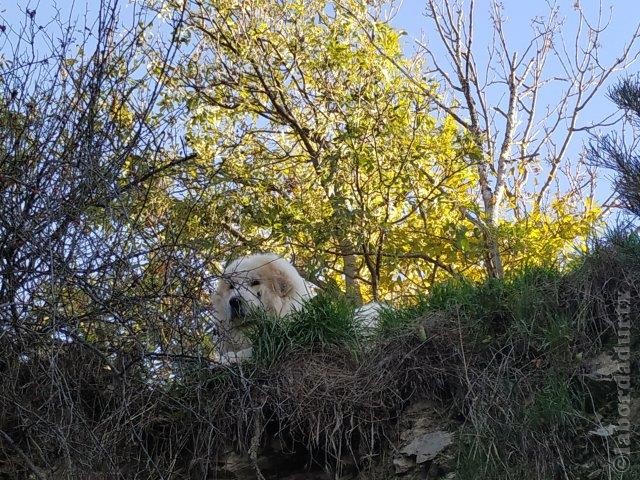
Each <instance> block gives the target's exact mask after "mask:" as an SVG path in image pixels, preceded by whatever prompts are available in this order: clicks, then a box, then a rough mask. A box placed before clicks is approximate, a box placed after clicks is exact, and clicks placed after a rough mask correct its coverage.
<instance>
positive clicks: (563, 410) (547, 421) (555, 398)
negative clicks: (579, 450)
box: [525, 370, 578, 429]
mask: <svg viewBox="0 0 640 480" xmlns="http://www.w3.org/2000/svg"><path fill="white" fill-rule="evenodd" d="M577 401H578V398H576V394H575V392H574V391H573V390H572V388H571V385H570V384H569V383H568V382H567V381H566V378H564V376H563V375H562V373H560V372H555V371H553V370H551V371H550V372H548V373H547V375H546V376H545V378H544V384H543V385H542V387H541V388H540V389H539V390H538V391H537V392H535V393H534V398H533V402H532V403H531V405H529V406H528V407H527V408H526V410H525V423H526V425H529V426H530V427H532V428H541V427H548V428H551V429H556V428H559V427H569V426H572V425H573V424H574V423H575V419H576V417H577V415H578V410H577V409H576V403H577Z"/></svg>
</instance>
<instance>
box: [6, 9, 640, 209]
mask: <svg viewBox="0 0 640 480" xmlns="http://www.w3.org/2000/svg"><path fill="white" fill-rule="evenodd" d="M439 1H441V2H443V1H444V0H439ZM490 3H491V1H490V0H476V13H477V18H476V22H475V25H476V40H475V43H476V46H477V47H480V49H479V51H484V48H483V47H484V46H485V45H486V44H487V43H488V42H489V40H490V38H491V34H492V30H491V23H490V22H489V21H488V17H487V13H488V11H489V6H490ZM558 4H559V5H560V7H561V8H560V11H561V15H562V16H564V17H566V28H565V30H566V33H567V34H570V33H571V32H573V31H574V29H575V28H574V27H575V21H574V20H573V19H575V11H574V5H575V4H576V2H575V1H574V0H559V1H558ZM598 4H599V2H598V1H596V0H588V1H582V2H581V5H582V7H583V8H584V9H585V11H586V12H587V17H588V18H590V19H593V20H594V21H595V20H596V18H597V16H598V8H597V7H598ZM121 5H122V6H123V7H124V9H125V10H129V11H131V8H132V7H131V5H130V2H128V1H127V0H121ZM395 5H396V7H397V8H398V11H397V14H396V15H395V17H394V18H393V20H392V23H393V24H394V25H395V26H396V27H397V28H399V29H402V30H404V31H405V32H406V35H405V36H404V46H405V50H406V52H407V54H412V53H414V51H415V47H416V44H415V40H417V39H423V40H424V39H426V40H427V41H429V39H430V38H432V37H433V32H432V31H430V28H431V26H430V23H429V20H428V19H427V18H425V16H424V11H425V3H424V2H423V1H420V0H404V2H399V1H397V2H396V4H395ZM503 5H504V14H505V17H506V20H507V21H506V36H507V40H508V41H509V42H510V43H511V45H512V47H513V48H515V49H519V48H522V47H523V46H525V45H526V42H527V40H528V39H529V34H530V32H531V28H530V22H531V19H532V18H533V17H535V16H537V15H538V16H539V15H545V14H546V12H548V4H547V2H546V1H544V0H526V1H525V0H504V1H503ZM602 5H603V6H602V13H603V16H604V17H605V18H610V25H609V27H608V29H607V30H606V32H604V33H603V36H602V47H603V49H602V52H601V53H602V55H603V60H604V61H605V62H607V61H610V60H611V59H613V58H615V56H616V55H617V54H618V52H619V51H620V49H621V48H622V46H623V45H624V44H625V42H626V41H628V39H629V38H630V36H631V34H632V32H633V31H634V29H635V27H636V24H637V23H638V22H639V21H640V8H639V7H638V3H637V0H609V1H604V2H603V4H602ZM98 6H99V1H98V0H88V1H86V0H77V1H73V0H72V1H64V0H60V1H53V0H17V2H14V1H11V0H0V24H3V25H4V26H5V27H7V28H9V29H17V28H19V25H20V24H23V23H24V22H25V21H26V16H25V10H26V9H29V10H35V11H36V22H37V23H38V24H46V23H47V22H48V21H49V19H51V18H52V17H53V15H54V12H55V11H56V10H59V11H60V13H61V17H62V18H63V19H67V18H72V19H73V18H75V19H77V20H79V21H80V23H82V18H83V17H84V13H85V11H87V10H88V11H89V15H88V17H89V18H91V17H92V16H93V14H95V13H96V12H97V9H98ZM125 17H126V14H125ZM567 41H569V42H570V41H571V38H568V39H567ZM431 44H432V45H433V46H434V47H436V48H437V42H436V41H435V40H432V41H431ZM6 49H7V44H6V43H5V42H4V39H3V38H2V34H1V33H0V53H1V52H2V51H3V50H5V51H6ZM436 51H437V50H436ZM637 71H640V65H633V66H632V67H631V68H630V69H629V70H628V72H627V73H630V74H633V73H636V72H637ZM622 75H623V73H617V74H615V75H613V76H612V77H611V78H610V79H609V81H608V84H609V85H610V84H612V83H613V82H615V80H616V79H618V78H620V77H621V76H622ZM548 98H549V99H551V101H554V99H553V91H552V90H551V91H550V92H549V97H548ZM498 101H499V100H498V99H496V103H497V102H498ZM614 111H615V106H614V105H613V104H612V103H611V102H610V101H609V99H608V98H607V97H606V88H604V89H602V90H600V92H599V93H598V94H597V95H596V96H595V97H594V99H593V101H592V102H591V103H590V105H589V107H588V109H585V111H583V112H582V120H583V122H584V123H589V122H590V121H591V120H592V119H593V120H595V119H599V118H602V117H604V116H606V114H607V113H611V112H614ZM586 141H588V137H587V136H586V135H582V136H579V135H578V136H577V137H576V138H575V139H574V141H573V144H572V146H571V149H570V151H569V158H577V156H578V154H579V152H580V149H581V145H582V144H584V143H585V142H586ZM604 177H606V175H604V176H603V178H602V180H601V181H600V182H599V184H598V195H597V196H598V199H599V200H604V199H605V198H606V197H608V196H609V194H610V192H611V186H610V183H609V182H608V181H606V178H604Z"/></svg>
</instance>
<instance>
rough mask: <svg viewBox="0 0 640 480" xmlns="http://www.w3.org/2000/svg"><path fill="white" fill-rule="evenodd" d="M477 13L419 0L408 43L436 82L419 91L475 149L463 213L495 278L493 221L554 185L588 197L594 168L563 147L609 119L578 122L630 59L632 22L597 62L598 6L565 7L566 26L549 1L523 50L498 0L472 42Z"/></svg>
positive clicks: (634, 52)
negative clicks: (422, 8) (468, 205)
mask: <svg viewBox="0 0 640 480" xmlns="http://www.w3.org/2000/svg"><path fill="white" fill-rule="evenodd" d="M477 10H478V9H477V8H476V2H474V1H473V0H469V1H463V0H446V1H444V2H443V1H436V0H428V1H427V3H426V18H427V19H428V27H429V30H428V32H429V33H428V35H427V40H428V41H419V42H418V46H419V49H420V51H421V53H422V54H423V55H424V57H425V59H426V64H427V67H426V71H425V74H426V75H427V76H428V77H430V78H432V79H433V80H434V81H435V82H437V85H438V93H437V95H434V93H433V91H425V93H426V94H427V95H429V96H430V97H432V99H433V101H434V102H435V103H436V104H437V105H438V107H439V109H440V111H441V113H442V114H444V115H449V116H451V117H452V118H453V119H455V121H456V122H457V123H458V124H459V125H460V126H461V127H463V128H464V129H465V130H466V131H467V132H468V133H469V134H470V135H471V138H472V140H473V142H474V143H475V145H476V147H477V152H478V153H477V155H472V157H471V158H469V161H470V162H471V163H473V164H474V165H475V168H477V173H478V185H477V187H478V197H479V205H480V206H481V209H480V212H471V211H466V212H465V215H466V216H467V218H468V219H469V220H470V221H472V222H473V223H474V224H475V225H476V226H477V227H478V228H479V229H480V231H481V232H482V233H483V236H484V242H485V248H486V255H485V267H486V270H487V273H488V274H489V275H490V276H492V277H501V276H502V275H503V274H504V268H503V264H502V259H501V252H500V249H501V246H500V238H499V237H498V233H497V229H498V225H499V223H500V221H501V220H502V219H505V218H509V217H511V218H524V217H526V215H528V213H529V212H532V211H540V210H541V209H543V208H544V206H545V202H549V200H550V198H551V193H552V191H553V190H555V193H559V192H560V191H561V190H563V189H564V195H566V196H567V197H566V198H569V197H573V198H580V197H583V198H584V197H588V196H590V195H591V194H592V193H593V188H594V183H593V182H594V172H593V171H592V170H589V169H588V168H586V166H585V164H584V163H583V162H582V161H581V160H579V159H570V158H569V157H568V154H569V153H570V151H571V150H570V145H571V143H572V140H574V138H575V137H576V135H577V134H580V133H586V132H590V131H592V130H594V129H598V128H599V127H604V126H609V125H612V124H613V123H615V122H616V121H617V120H619V116H616V115H615V114H614V115H608V116H604V117H603V118H599V119H591V120H586V119H583V117H584V116H585V115H584V114H585V111H586V110H587V108H588V107H589V104H590V103H591V102H592V101H593V99H594V98H595V97H596V95H597V93H598V92H599V91H600V90H602V88H603V87H604V86H605V85H606V82H607V80H609V79H610V77H611V75H612V74H613V73H614V72H616V71H620V70H624V69H625V68H627V67H628V66H629V65H630V64H631V63H633V62H634V61H635V60H636V59H637V58H638V55H639V50H638V44H639V39H640V25H639V26H638V27H637V28H636V29H635V31H634V32H633V33H632V34H631V36H630V38H628V39H627V41H626V43H625V44H624V45H622V46H621V48H620V50H619V52H618V54H617V55H616V56H615V58H614V59H613V60H611V61H608V62H607V61H606V59H605V55H603V43H604V41H605V39H606V38H607V37H606V35H605V33H607V32H608V30H607V27H608V25H609V22H610V13H609V12H606V11H605V9H604V8H603V6H602V4H600V5H599V7H598V8H596V11H597V14H596V18H595V19H589V18H588V15H587V12H586V11H585V9H584V8H583V7H582V6H581V5H580V2H575V4H574V6H573V10H574V16H575V18H572V20H573V21H574V24H572V25H571V28H570V29H568V28H567V22H566V19H564V18H563V17H562V15H561V11H560V8H559V6H558V5H557V4H556V3H552V2H549V3H548V9H547V13H546V15H545V16H544V17H535V18H533V19H532V20H531V33H530V35H529V37H528V41H527V42H525V43H524V45H525V46H524V47H523V48H516V47H514V46H513V44H512V43H510V42H511V40H510V39H509V38H508V36H507V33H506V26H507V22H508V20H507V19H506V17H505V15H504V5H503V4H502V3H500V2H498V1H492V2H490V5H489V12H488V20H489V21H490V22H491V25H490V30H492V31H493V34H492V36H491V38H490V41H489V43H488V44H487V45H479V44H478V42H477V40H476V27H477V24H478V21H481V20H479V17H480V16H479V14H478V12H477ZM371 41H373V42H375V41H376V39H375V38H374V37H373V36H372V37H371ZM396 65H397V67H398V68H400V69H403V70H404V71H405V72H406V74H407V75H408V76H411V75H412V74H411V73H410V72H408V71H406V70H405V69H404V68H403V66H402V65H400V64H397V63H396Z"/></svg>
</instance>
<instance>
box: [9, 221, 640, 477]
mask: <svg viewBox="0 0 640 480" xmlns="http://www.w3.org/2000/svg"><path fill="white" fill-rule="evenodd" d="M639 290H640V239H638V237H637V236H635V235H633V234H620V233H618V234H611V235H609V236H608V237H607V238H606V239H605V240H601V241H599V242H595V243H594V244H593V245H592V248H591V251H590V252H589V253H588V254H585V255H583V256H581V258H579V259H577V260H575V261H574V263H573V264H571V265H569V266H566V267H565V268H564V269H563V270H562V271H558V270H556V269H551V268H548V269H543V268H535V269H529V270H525V271H523V272H521V273H519V274H517V275H513V276H511V277H510V278H507V279H506V280H504V281H497V280H494V281H491V282H488V283H484V284H473V283H468V282H464V281H456V282H448V283H445V284H441V285H439V286H437V287H436V288H435V289H434V290H433V291H432V292H431V294H430V295H428V296H426V297H424V298H423V299H422V300H421V301H420V302H418V303H417V304H415V305H411V306H408V307H405V308H399V309H396V310H391V309H390V310H388V311H386V312H385V314H384V315H383V318H382V320H381V323H380V325H379V326H378V327H377V328H376V329H374V330H373V331H371V330H369V331H365V330H363V329H362V328H359V327H358V325H357V324H355V323H354V322H353V319H352V314H351V313H350V312H351V311H352V310H351V308H350V305H349V304H348V303H347V302H346V301H345V300H344V298H342V297H340V296H335V295H333V296H331V295H324V296H321V297H319V298H317V299H316V300H314V301H313V302H311V303H310V304H308V305H307V307H306V308H305V310H304V311H302V312H300V313H299V314H297V315H295V316H294V317H293V318H291V319H288V321H286V322H283V321H281V320H277V319H269V318H263V319H261V322H258V323H257V325H259V328H258V327H257V328H255V329H254V331H253V332H252V336H253V340H254V358H253V359H252V360H251V361H249V362H246V363H243V364H241V365H236V366H232V367H221V366H219V365H216V364H215V363H214V362H212V361H211V360H210V359H207V358H205V357H198V356H197V355H193V356H190V355H188V354H185V355H183V356H182V358H174V359H173V360H172V364H171V365H172V367H171V368H172V371H171V372H170V374H168V375H165V376H164V377H163V379H162V380H161V379H160V377H159V376H158V371H157V370H156V371H155V374H154V373H153V370H154V368H153V364H150V363H149V362H146V361H144V360H145V358H144V356H143V355H142V354H141V352H138V353H137V355H138V358H135V355H136V353H135V348H132V349H131V358H129V359H128V363H127V365H128V366H127V367H126V368H123V369H122V370H121V371H119V372H115V371H113V370H112V365H113V363H112V361H111V360H112V359H111V358H110V354H109V352H108V351H104V350H101V346H100V345H99V344H92V343H91V341H90V339H88V338H87V339H85V340H84V341H67V342H61V341H60V339H57V340H56V339H52V338H51V337H46V336H45V335H32V336H29V335H26V334H25V335H24V336H23V337H21V338H20V339H19V340H20V341H19V342H17V341H14V340H12V339H11V338H10V337H9V336H8V335H4V336H1V337H0V342H2V344H1V345H0V372H1V377H0V381H1V384H0V389H1V390H0V391H1V392H2V395H0V433H1V434H2V437H3V441H2V442H1V443H0V445H2V449H1V450H0V478H42V479H44V478H55V479H58V478H105V479H106V478H172V479H187V478H269V479H271V478H273V479H276V478H288V479H294V478H295V479H302V478H318V479H320V478H361V479H364V478H373V479H375V478H380V479H383V478H384V479H391V478H451V479H453V478H455V479H477V478H483V479H505V478H519V479H552V478H564V479H566V478H571V479H600V478H602V479H605V478H615V479H635V478H638V475H639V474H640V457H639V456H638V453H637V452H638V438H637V434H638V431H637V429H638V418H639V416H640V407H639V402H638V394H639V392H638V387H637V385H638V380H639V379H638V373H637V372H638V368H637V367H638V358H639V355H638V348H637V342H638V341H637V336H636V335H635V332H634V330H635V328H637V325H638V312H639V311H640V310H639V309H638V307H639V305H638V298H639V293H640V292H639ZM627 324H628V325H630V327H631V328H630V329H629V328H627ZM629 332H630V333H631V336H629ZM629 339H631V342H630V343H629ZM628 352H631V353H630V354H629V353H628ZM147 360H148V358H147ZM121 361H122V362H125V360H124V359H121ZM123 364H124V363H123ZM150 365H151V367H150ZM629 371H630V372H631V374H630V375H627V374H626V373H628V372H629ZM165 373H166V372H165ZM627 443H628V444H629V445H625V444H627ZM627 446H628V447H629V450H628V452H629V453H627V450H625V449H624V448H625V447H627ZM616 448H620V449H621V450H619V451H617V450H616ZM616 452H621V453H620V454H618V453H616ZM627 461H628V462H629V463H628V464H627V463H625V462H627ZM616 468H617V469H618V470H623V471H622V472H619V471H616Z"/></svg>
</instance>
